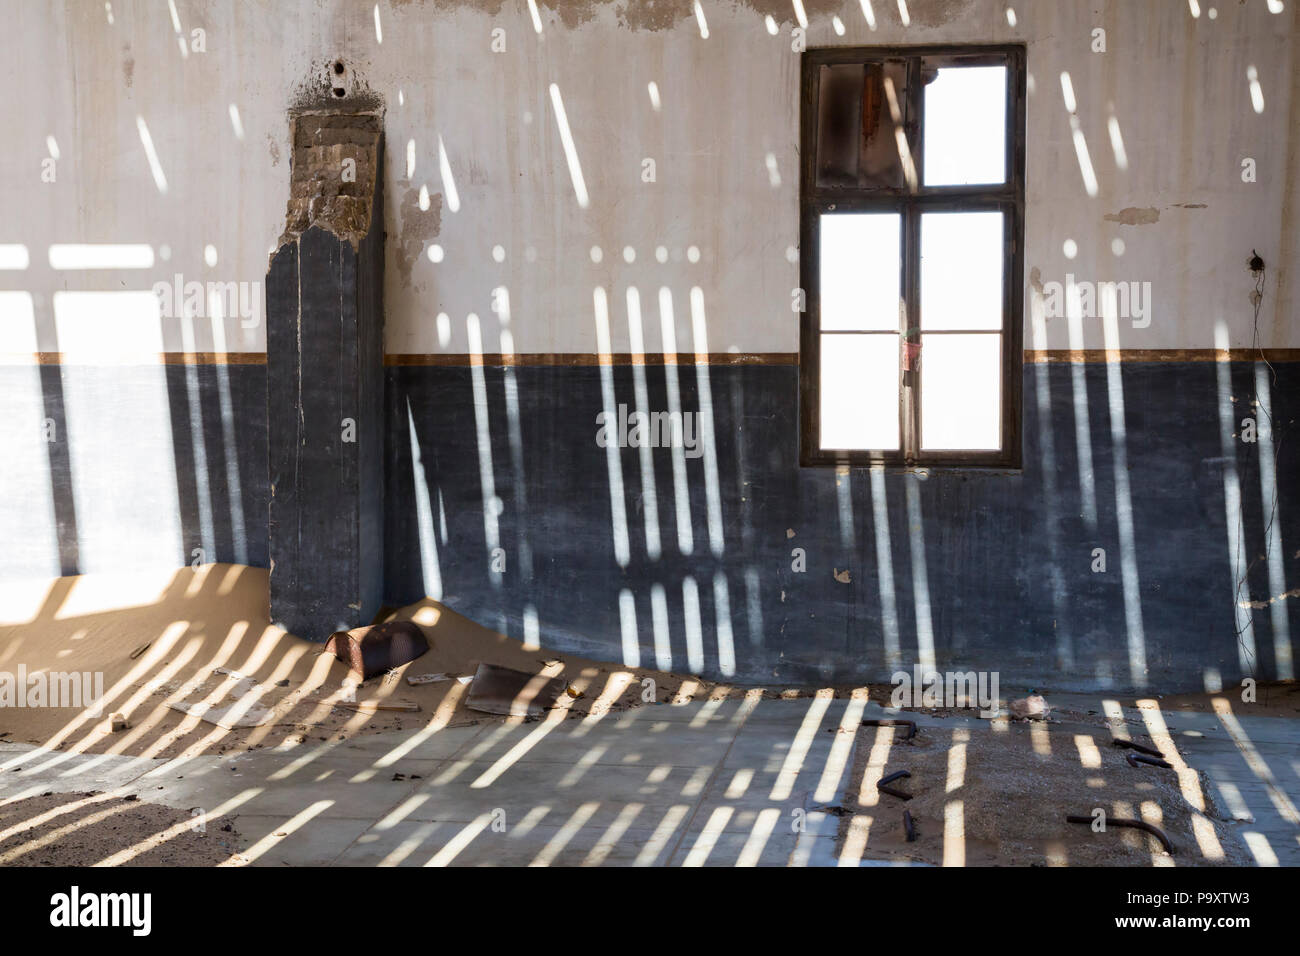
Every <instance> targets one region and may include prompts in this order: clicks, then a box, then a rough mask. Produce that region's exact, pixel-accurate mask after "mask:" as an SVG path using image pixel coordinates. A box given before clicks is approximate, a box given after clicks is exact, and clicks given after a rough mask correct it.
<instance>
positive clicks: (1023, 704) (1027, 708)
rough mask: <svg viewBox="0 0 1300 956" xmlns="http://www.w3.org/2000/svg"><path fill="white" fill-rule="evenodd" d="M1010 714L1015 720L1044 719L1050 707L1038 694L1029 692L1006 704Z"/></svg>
mask: <svg viewBox="0 0 1300 956" xmlns="http://www.w3.org/2000/svg"><path fill="white" fill-rule="evenodd" d="M1007 708H1008V709H1009V710H1010V711H1011V716H1012V717H1013V718H1015V719H1016V720H1046V719H1047V713H1048V711H1049V710H1051V708H1050V707H1049V706H1048V705H1047V701H1046V700H1044V699H1043V697H1042V695H1040V694H1030V695H1029V696H1028V697H1022V698H1020V699H1019V700H1013V701H1012V702H1011V703H1010V704H1008V705H1007Z"/></svg>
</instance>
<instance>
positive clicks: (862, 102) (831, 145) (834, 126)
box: [816, 61, 915, 189]
mask: <svg viewBox="0 0 1300 956" xmlns="http://www.w3.org/2000/svg"><path fill="white" fill-rule="evenodd" d="M906 80H907V67H906V65H905V64H903V63H901V62H897V61H884V62H879V63H849V64H835V65H828V66H823V67H822V68H821V74H820V83H819V86H818V90H819V92H818V102H817V156H816V162H817V185H818V186H851V187H855V188H866V189H870V188H873V187H875V188H884V187H888V188H895V189H897V188H902V187H903V186H905V185H906V184H907V182H908V179H909V178H911V179H915V174H913V175H912V176H911V177H908V176H907V175H906V174H905V167H907V166H909V165H910V162H911V160H910V156H909V155H908V149H907V140H906V137H905V136H904V135H903V129H904V118H905V117H904V111H905V110H906V108H907V97H906V93H905V86H906ZM900 150H901V154H902V155H900Z"/></svg>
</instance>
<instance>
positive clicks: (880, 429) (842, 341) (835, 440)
mask: <svg viewBox="0 0 1300 956" xmlns="http://www.w3.org/2000/svg"><path fill="white" fill-rule="evenodd" d="M821 354H822V358H821V365H822V367H821V447H822V448H829V449H879V450H881V451H894V450H896V449H897V448H898V336H897V335H896V334H893V335H891V334H889V333H881V334H875V335H823V336H822V337H821Z"/></svg>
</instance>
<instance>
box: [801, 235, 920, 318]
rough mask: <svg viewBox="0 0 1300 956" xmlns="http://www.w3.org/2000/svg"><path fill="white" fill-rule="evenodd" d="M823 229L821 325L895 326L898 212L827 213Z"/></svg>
mask: <svg viewBox="0 0 1300 956" xmlns="http://www.w3.org/2000/svg"><path fill="white" fill-rule="evenodd" d="M820 229H821V245H820V247H819V253H820V257H821V260H820V261H821V267H820V269H819V274H820V279H819V281H820V287H821V308H820V312H821V327H822V328H823V329H826V330H831V329H844V330H854V331H865V330H879V331H884V330H890V331H896V330H897V329H898V325H899V321H898V318H899V281H900V278H899V277H900V275H901V272H900V258H899V242H900V240H899V236H900V230H901V218H900V217H899V214H898V213H896V212H890V213H824V214H823V215H822V217H821V220H820Z"/></svg>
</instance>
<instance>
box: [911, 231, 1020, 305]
mask: <svg viewBox="0 0 1300 956" xmlns="http://www.w3.org/2000/svg"><path fill="white" fill-rule="evenodd" d="M1002 219H1003V215H1002V213H1000V212H931V213H925V214H924V215H922V216H921V328H922V329H957V330H963V331H964V330H966V329H990V330H997V329H1001V328H1002V263H1003V255H1002Z"/></svg>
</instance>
